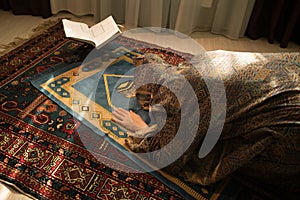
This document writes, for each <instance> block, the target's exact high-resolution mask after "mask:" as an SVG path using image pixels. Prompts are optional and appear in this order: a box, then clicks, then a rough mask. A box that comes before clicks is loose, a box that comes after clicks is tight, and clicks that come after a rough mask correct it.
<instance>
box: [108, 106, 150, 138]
mask: <svg viewBox="0 0 300 200" xmlns="http://www.w3.org/2000/svg"><path fill="white" fill-rule="evenodd" d="M112 114H113V115H114V116H113V118H112V121H113V122H116V123H117V124H119V125H121V126H123V127H124V128H126V129H128V130H129V131H132V132H136V131H138V130H141V129H143V128H146V127H148V125H147V124H146V123H145V122H144V120H143V119H142V118H141V117H140V116H139V115H138V114H136V113H134V112H133V111H131V110H130V111H127V110H125V109H123V108H116V109H115V110H114V111H113V112H112Z"/></svg>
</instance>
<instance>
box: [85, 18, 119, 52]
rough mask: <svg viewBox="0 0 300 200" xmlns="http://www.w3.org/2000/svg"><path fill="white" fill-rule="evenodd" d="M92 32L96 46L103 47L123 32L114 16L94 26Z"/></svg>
mask: <svg viewBox="0 0 300 200" xmlns="http://www.w3.org/2000/svg"><path fill="white" fill-rule="evenodd" d="M90 30H91V34H92V36H93V37H94V42H95V45H96V46H99V45H101V44H102V43H104V42H105V41H107V40H108V39H109V38H111V37H112V36H113V35H115V34H116V33H118V32H121V31H120V29H119V27H118V26H117V24H116V22H115V21H114V19H113V18H112V16H109V17H108V18H106V19H104V20H103V21H101V22H100V23H98V24H96V25H94V26H92V27H91V28H90Z"/></svg>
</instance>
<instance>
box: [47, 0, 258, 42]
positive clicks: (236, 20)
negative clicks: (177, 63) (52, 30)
mask: <svg viewBox="0 0 300 200" xmlns="http://www.w3.org/2000/svg"><path fill="white" fill-rule="evenodd" d="M50 2H51V9H52V12H54V13H55V12H58V11H60V10H68V11H70V12H73V13H74V14H77V15H78V14H80V13H84V14H87V12H88V13H89V14H93V15H94V17H95V22H99V21H101V20H102V19H104V18H106V17H107V16H109V15H112V16H113V17H114V18H115V20H116V21H117V23H122V24H125V26H127V27H129V28H133V27H137V26H143V27H147V26H154V27H164V28H170V29H174V30H176V31H179V32H182V33H185V34H188V35H189V34H191V33H192V32H194V31H211V32H213V33H216V34H222V35H225V36H227V37H230V38H238V37H241V36H243V35H244V33H245V29H246V27H247V24H248V21H249V18H250V15H251V12H252V9H253V6H254V3H255V0H51V1H50ZM70 2H71V3H70ZM78 10H80V11H78Z"/></svg>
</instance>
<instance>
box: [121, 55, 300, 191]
mask: <svg viewBox="0 0 300 200" xmlns="http://www.w3.org/2000/svg"><path fill="white" fill-rule="evenodd" d="M207 58H209V62H208V63H210V64H211V65H214V66H216V67H217V69H216V70H211V71H210V72H209V73H205V72H207V69H208V68H207V67H209V66H206V67H205V64H204V68H202V69H201V70H202V71H201V70H196V69H195V68H194V67H193V66H192V64H190V63H181V64H179V65H178V66H170V65H168V64H166V63H164V62H163V59H162V58H159V57H157V56H156V57H155V56H154V55H145V56H144V57H142V58H137V59H136V60H135V65H136V66H139V65H141V64H145V63H149V64H150V65H155V68H154V70H153V69H152V72H151V76H149V72H147V74H143V73H142V71H141V72H137V73H136V74H135V75H136V76H138V77H139V80H142V79H143V76H145V77H144V78H148V79H149V77H151V79H152V80H153V82H155V83H159V84H148V85H144V86H142V87H140V88H138V89H137V90H136V96H137V98H138V101H139V103H140V104H141V106H142V107H143V108H144V109H145V110H149V111H150V115H153V116H154V119H152V123H151V124H150V125H149V127H148V128H145V129H142V130H140V131H137V132H136V133H133V135H134V134H137V135H139V136H149V135H150V136H151V137H145V138H137V137H134V136H130V137H129V138H128V139H127V144H128V146H129V147H130V148H131V149H132V150H133V151H135V152H153V151H155V150H159V149H161V148H162V147H164V146H165V145H166V144H168V143H169V142H170V141H172V139H173V138H174V136H175V135H176V133H177V131H178V128H179V125H180V122H181V117H184V118H188V119H193V118H194V117H195V115H196V112H195V109H193V108H195V107H193V106H195V105H191V106H190V110H188V112H184V113H183V112H181V108H180V104H179V101H178V99H177V98H176V96H175V94H174V93H172V92H171V90H170V89H168V88H167V87H165V86H161V84H163V83H165V82H168V85H172V84H173V85H176V87H177V88H178V89H179V90H180V91H181V94H182V95H181V96H182V97H183V103H184V104H189V101H190V98H189V95H190V94H186V93H185V91H186V83H184V81H182V79H183V78H185V79H186V80H188V82H189V83H190V85H191V86H192V87H193V90H194V92H195V94H196V96H197V100H198V105H197V106H198V107H199V110H200V113H201V115H200V119H199V126H198V127H195V128H196V129H197V134H196V137H195V139H194V140H193V142H192V144H191V145H189V148H188V150H187V151H186V152H185V153H184V154H183V155H182V156H181V157H180V158H179V159H178V160H177V161H175V162H173V163H172V164H171V165H169V166H168V167H166V168H165V171H166V172H168V173H174V174H177V173H179V174H182V175H183V176H184V177H185V179H187V180H188V181H191V182H193V183H200V184H203V185H208V184H211V183H214V182H216V181H218V180H220V179H223V178H224V177H226V176H228V175H230V174H232V173H233V172H236V173H237V174H239V175H242V176H243V177H248V178H251V179H254V180H255V181H257V182H262V183H267V184H272V185H275V186H276V187H278V188H281V189H283V190H289V191H293V192H299V188H300V184H299V180H300V177H299V174H300V167H299V166H300V156H299V148H300V145H299V143H300V137H299V133H300V84H299V83H300V81H299V79H300V54H299V53H289V54H288V53H273V54H272V53H269V54H259V53H238V52H227V51H212V52H208V53H207V54H206V55H200V56H198V60H199V59H200V60H201V59H203V60H205V59H206V60H207ZM157 63H158V64H157ZM206 64H207V62H206ZM137 68H138V67H137ZM179 74H180V75H184V77H183V76H179ZM203 74H205V76H206V79H205V81H204V78H203ZM146 76H147V77H146ZM216 77H220V78H221V79H222V81H223V84H224V86H225V91H226V103H227V107H226V119H225V124H224V127H223V129H222V133H221V136H220V138H219V140H218V142H217V144H216V145H215V146H214V148H213V149H212V151H211V152H210V153H209V154H208V155H207V156H205V157H204V158H202V159H200V158H199V157H198V152H199V149H200V147H201V145H202V141H203V139H204V137H205V135H206V132H207V129H208V127H209V122H210V120H211V117H215V118H217V117H218V116H211V102H210V101H211V98H210V94H209V91H208V89H207V86H206V84H205V83H206V81H207V80H208V81H212V82H213V81H214V80H215V79H216ZM215 89H216V90H218V87H216V88H215ZM145 99H146V100H145ZM157 104H160V105H162V106H163V107H164V109H165V110H166V112H167V118H166V120H165V121H164V120H163V119H160V116H162V115H160V114H159V113H160V112H161V108H160V107H158V106H156V105H157ZM182 115H183V116H182ZM153 121H154V122H153ZM162 121H164V122H165V123H164V124H161V123H160V122H162ZM188 126H191V127H193V126H195V125H194V124H188ZM151 134H152V135H151ZM185 134H186V137H192V136H191V135H189V133H188V132H187V133H185ZM184 145H185V141H184V140H182V141H181V144H180V143H178V144H177V145H176V147H178V148H176V149H174V148H173V149H167V152H168V153H169V155H172V152H174V151H181V150H182V149H181V147H183V146H184ZM155 159H156V161H157V162H160V160H162V159H168V158H166V157H162V155H161V154H160V151H157V153H156V154H155Z"/></svg>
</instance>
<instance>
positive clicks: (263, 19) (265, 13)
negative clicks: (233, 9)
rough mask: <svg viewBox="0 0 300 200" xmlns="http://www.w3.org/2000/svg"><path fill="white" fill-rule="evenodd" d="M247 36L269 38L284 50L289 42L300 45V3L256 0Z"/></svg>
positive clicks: (292, 0) (289, 0)
mask: <svg viewBox="0 0 300 200" xmlns="http://www.w3.org/2000/svg"><path fill="white" fill-rule="evenodd" d="M246 35H247V36H248V37H250V38H252V39H258V38H260V37H267V38H268V41H269V42H270V43H274V41H278V42H280V46H281V47H283V48H285V47H287V46H288V42H289V41H294V42H296V43H298V44H300V1H299V0H296V1H295V0H256V3H255V5H254V8H253V13H252V15H251V18H250V21H249V24H248V27H247V31H246Z"/></svg>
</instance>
